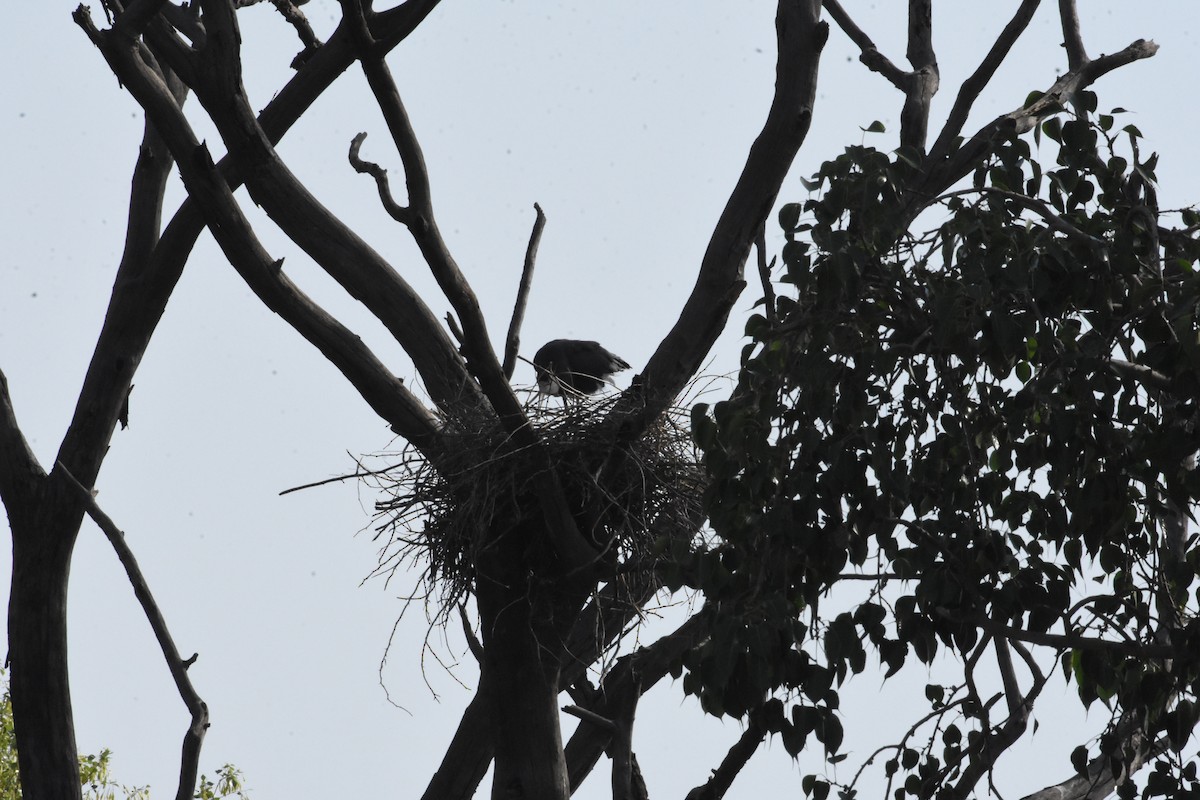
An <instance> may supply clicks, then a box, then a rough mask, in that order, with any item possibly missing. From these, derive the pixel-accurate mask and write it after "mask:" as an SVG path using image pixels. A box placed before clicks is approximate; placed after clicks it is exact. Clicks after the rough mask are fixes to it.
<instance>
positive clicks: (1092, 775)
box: [1022, 719, 1168, 800]
mask: <svg viewBox="0 0 1200 800" xmlns="http://www.w3.org/2000/svg"><path fill="white" fill-rule="evenodd" d="M1116 727H1117V737H1118V739H1119V740H1120V741H1121V742H1123V745H1122V746H1121V747H1120V748H1119V749H1118V752H1117V753H1115V754H1113V753H1101V754H1100V755H1098V756H1096V757H1095V758H1093V759H1091V760H1090V761H1088V763H1087V769H1086V774H1085V775H1073V776H1071V777H1070V778H1067V779H1066V780H1065V781H1062V782H1061V783H1056V784H1054V785H1053V786H1047V787H1046V788H1044V789H1039V790H1038V791H1036V792H1033V793H1032V794H1028V795H1025V797H1023V798H1022V800H1103V798H1106V797H1110V796H1111V795H1112V793H1113V792H1114V791H1116V788H1117V786H1118V785H1120V784H1121V783H1123V782H1125V781H1126V780H1127V779H1128V778H1129V776H1130V775H1132V774H1133V773H1135V772H1137V771H1138V770H1139V769H1141V768H1142V765H1143V764H1145V763H1146V762H1147V761H1149V760H1150V759H1152V758H1155V757H1156V756H1159V755H1161V754H1163V753H1165V752H1166V751H1167V749H1168V742H1167V740H1166V738H1163V739H1159V740H1158V741H1156V742H1148V741H1146V738H1145V735H1144V733H1143V732H1142V730H1141V726H1140V725H1137V724H1133V723H1132V722H1131V720H1130V719H1125V720H1122V721H1120V722H1118V723H1117V726H1116ZM1114 755H1115V756H1116V762H1117V763H1119V764H1121V767H1122V769H1121V771H1120V773H1114V772H1113V765H1114V758H1113V756H1114Z"/></svg>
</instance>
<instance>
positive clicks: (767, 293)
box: [754, 224, 777, 327]
mask: <svg viewBox="0 0 1200 800" xmlns="http://www.w3.org/2000/svg"><path fill="white" fill-rule="evenodd" d="M754 250H755V252H756V253H757V254H758V280H759V282H760V283H762V290H763V313H764V314H765V315H766V318H767V322H768V323H769V324H770V325H771V326H772V327H774V325H775V323H776V322H777V315H776V313H775V285H774V284H773V283H771V270H772V268H774V266H775V259H773V258H772V259H771V262H770V263H767V226H766V225H765V224H764V225H763V226H762V228H760V229H759V231H758V236H756V237H755V238H754Z"/></svg>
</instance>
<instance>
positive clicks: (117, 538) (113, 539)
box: [57, 461, 208, 800]
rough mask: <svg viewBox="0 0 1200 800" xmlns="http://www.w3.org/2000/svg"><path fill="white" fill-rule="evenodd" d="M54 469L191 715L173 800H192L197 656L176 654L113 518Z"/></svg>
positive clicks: (199, 706) (204, 716)
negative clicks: (115, 568)
mask: <svg viewBox="0 0 1200 800" xmlns="http://www.w3.org/2000/svg"><path fill="white" fill-rule="evenodd" d="M57 466H58V470H59V471H60V472H61V473H62V475H63V477H64V478H65V479H66V480H67V482H68V483H69V484H71V485H72V486H74V487H75V488H76V489H77V490H78V497H79V502H80V503H82V504H83V507H84V508H85V509H86V510H87V514H88V516H89V517H91V518H92V520H93V521H94V522H95V523H96V525H97V526H99V528H100V530H101V531H103V532H104V535H105V537H107V538H108V541H109V544H111V545H112V547H113V550H115V551H116V552H117V558H119V559H120V560H121V566H123V567H125V574H126V575H127V576H128V577H129V585H130V586H132V587H133V593H134V595H135V596H136V597H137V599H138V603H140V604H141V606H142V611H143V612H144V613H145V614H146V620H147V621H148V622H149V623H150V627H151V628H152V629H153V630H154V638H155V639H156V640H157V641H158V646H159V648H160V649H161V650H162V653H163V658H165V659H166V661H167V669H168V670H170V672H171V678H172V679H174V681H175V688H176V690H177V691H178V692H179V696H180V698H181V699H182V700H183V704H184V705H185V706H187V709H188V713H190V714H191V715H192V721H191V724H190V725H189V726H188V730H187V733H185V734H184V737H183V754H182V756H181V759H180V764H179V788H178V790H177V791H176V792H175V800H191V798H192V796H193V794H195V792H196V778H197V776H198V775H199V770H200V747H201V745H202V744H203V743H204V734H205V732H206V731H207V730H208V705H207V704H206V703H205V702H204V700H202V699H201V698H200V694H199V693H198V692H197V691H196V687H194V686H193V685H192V680H191V678H190V677H188V672H187V668H188V666H190V665H191V664H192V663H193V662H194V661H195V660H196V657H195V656H192V657H191V658H190V659H187V660H186V661H185V660H184V659H183V657H182V656H180V655H179V649H178V648H177V647H176V646H175V640H174V639H173V638H172V637H171V631H170V630H169V629H168V628H167V621H166V618H165V617H163V614H162V610H161V609H160V608H159V607H158V603H157V602H156V601H155V599H154V594H153V593H152V592H151V591H150V585H149V583H148V582H147V581H146V576H145V575H143V574H142V570H141V567H139V566H138V563H137V558H135V557H134V555H133V550H132V549H130V547H129V544H128V543H127V542H126V541H125V534H124V533H122V532H121V530H120V529H119V528H118V527H117V526H116V523H114V522H113V521H112V518H110V517H109V516H108V515H107V514H105V513H104V511H103V510H102V509H101V508H100V506H98V505H97V504H96V500H95V498H94V497H93V495H92V492H91V491H89V490H88V489H87V487H85V486H84V485H83V484H82V483H80V482H79V481H78V480H76V479H75V476H74V475H72V474H71V473H70V471H69V470H68V469H67V468H66V466H65V465H63V463H62V462H61V461H60V462H59V463H58V465H57Z"/></svg>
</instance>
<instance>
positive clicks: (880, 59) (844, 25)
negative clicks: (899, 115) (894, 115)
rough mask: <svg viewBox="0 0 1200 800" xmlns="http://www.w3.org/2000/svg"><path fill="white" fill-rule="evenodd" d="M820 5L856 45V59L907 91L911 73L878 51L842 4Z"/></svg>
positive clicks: (826, 1) (833, 1)
mask: <svg viewBox="0 0 1200 800" xmlns="http://www.w3.org/2000/svg"><path fill="white" fill-rule="evenodd" d="M821 5H823V6H824V7H825V10H826V11H828V12H829V16H831V17H833V21H834V22H836V23H837V25H838V27H839V28H841V29H842V31H843V32H844V33H845V34H846V35H847V36H849V37H850V41H852V42H854V43H855V44H856V45H858V49H859V56H858V60H859V61H861V62H862V63H863V65H864V66H866V67H867V69H869V70H871V71H872V72H878V73H879V74H880V75H882V76H883V77H885V78H887V79H888V81H889V82H890V83H891V84H892V85H893V86H895V87H896V88H897V89H899V90H900V91H902V92H907V91H908V86H909V84H910V83H911V82H912V76H911V74H910V73H908V72H905V71H904V70H902V69H900V68H899V67H897V66H896V65H895V64H893V63H892V61H891V60H890V59H889V58H888V57H887V56H885V55H884V54H883V53H881V52H879V48H877V47H876V46H875V42H873V41H872V40H871V37H870V36H868V35H867V34H866V33H865V32H864V31H863V29H862V28H860V27H858V25H856V24H855V23H854V20H852V19H850V15H849V14H847V13H846V10H845V9H843V8H842V4H841V3H839V2H838V1H837V0H824V2H823V3H822V4H821Z"/></svg>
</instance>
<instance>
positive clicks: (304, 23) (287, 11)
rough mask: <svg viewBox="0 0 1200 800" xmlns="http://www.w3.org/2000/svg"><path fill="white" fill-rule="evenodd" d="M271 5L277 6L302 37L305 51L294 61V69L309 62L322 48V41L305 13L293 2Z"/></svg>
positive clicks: (273, 1) (277, 1)
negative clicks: (315, 52)
mask: <svg viewBox="0 0 1200 800" xmlns="http://www.w3.org/2000/svg"><path fill="white" fill-rule="evenodd" d="M271 5H273V6H275V10H276V11H278V12H279V13H280V15H282V16H283V18H284V19H285V20H287V22H288V24H289V25H291V26H292V27H293V28H295V29H296V35H297V36H299V37H300V42H301V43H302V44H303V45H304V49H303V50H301V51H300V53H299V54H298V55H297V56H296V58H295V59H293V60H292V68H293V69H295V68H296V67H298V66H299V65H301V64H303V63H304V62H305V61H307V60H308V58H309V57H310V56H311V55H312V53H313V52H314V51H315V50H317V49H318V48H319V47H320V46H321V40H320V39H318V38H317V35H316V34H315V33H314V32H313V29H312V26H311V25H309V24H308V17H306V16H304V12H303V11H301V10H300V9H299V8H297V7H296V5H295V4H294V3H292V2H291V0H271Z"/></svg>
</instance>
